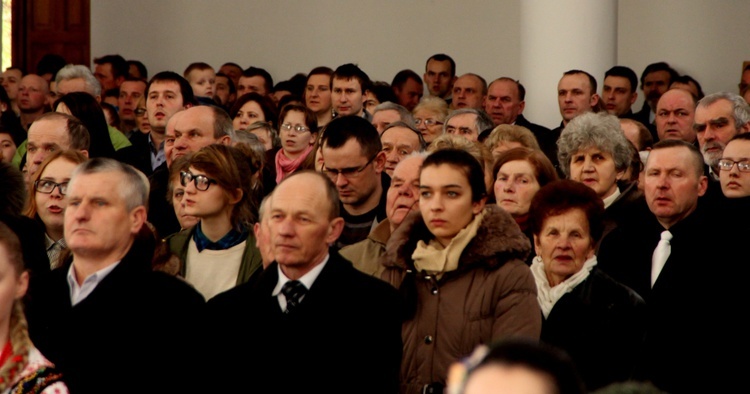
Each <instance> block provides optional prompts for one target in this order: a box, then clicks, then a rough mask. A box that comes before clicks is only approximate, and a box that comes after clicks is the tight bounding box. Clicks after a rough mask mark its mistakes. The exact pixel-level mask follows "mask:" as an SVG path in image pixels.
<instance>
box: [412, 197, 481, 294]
mask: <svg viewBox="0 0 750 394" xmlns="http://www.w3.org/2000/svg"><path fill="white" fill-rule="evenodd" d="M484 213H485V211H484V210H482V212H479V214H477V215H475V216H474V219H473V220H472V221H471V223H469V224H468V225H467V226H466V227H464V228H463V229H461V231H459V232H458V234H456V236H454V237H453V239H452V240H451V242H450V243H449V244H448V245H447V246H445V247H443V245H441V244H440V242H438V241H437V240H435V238H433V239H431V240H430V242H429V243H427V244H425V243H424V241H422V240H420V241H419V242H417V247H416V249H414V253H412V255H411V258H412V260H414V268H416V269H417V271H427V272H429V273H431V274H434V275H435V276H436V277H437V278H438V279H440V277H442V276H443V274H444V273H446V272H450V271H454V270H456V268H458V259H459V257H461V253H463V251H464V248H466V245H468V244H469V242H471V240H472V239H474V236H475V235H477V229H478V228H479V225H480V224H482V218H484Z"/></svg>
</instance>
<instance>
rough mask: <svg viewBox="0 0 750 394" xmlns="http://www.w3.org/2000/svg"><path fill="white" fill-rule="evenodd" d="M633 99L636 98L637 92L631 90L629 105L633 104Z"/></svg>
mask: <svg viewBox="0 0 750 394" xmlns="http://www.w3.org/2000/svg"><path fill="white" fill-rule="evenodd" d="M635 100H638V93H636V92H633V94H632V95H631V97H630V105H633V104H635Z"/></svg>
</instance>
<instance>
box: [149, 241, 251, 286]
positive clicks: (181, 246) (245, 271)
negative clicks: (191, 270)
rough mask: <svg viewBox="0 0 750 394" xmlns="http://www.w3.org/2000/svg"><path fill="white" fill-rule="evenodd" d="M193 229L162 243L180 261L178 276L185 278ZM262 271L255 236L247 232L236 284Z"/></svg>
mask: <svg viewBox="0 0 750 394" xmlns="http://www.w3.org/2000/svg"><path fill="white" fill-rule="evenodd" d="M194 229H195V227H192V228H189V229H185V230H182V231H180V232H178V233H174V234H172V235H169V236H167V237H166V238H165V239H164V242H166V243H167V245H168V246H169V251H170V252H172V253H173V254H174V255H176V256H177V257H179V259H180V268H179V276H181V277H183V278H184V277H185V272H186V269H187V268H186V264H185V263H186V262H185V259H186V258H187V252H188V246H189V244H190V239H191V238H192V237H193V231H194ZM262 269H263V262H262V260H261V257H260V251H259V250H258V247H256V246H255V235H253V232H252V231H249V234H248V236H247V242H246V243H245V251H244V252H243V253H242V262H241V263H240V272H239V274H238V275H237V284H238V285H240V284H243V283H245V282H247V281H248V280H249V279H250V277H251V276H253V274H254V273H256V272H257V271H258V270H262Z"/></svg>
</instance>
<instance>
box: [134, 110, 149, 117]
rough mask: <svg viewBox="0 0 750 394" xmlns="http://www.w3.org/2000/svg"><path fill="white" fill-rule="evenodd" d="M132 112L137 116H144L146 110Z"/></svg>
mask: <svg viewBox="0 0 750 394" xmlns="http://www.w3.org/2000/svg"><path fill="white" fill-rule="evenodd" d="M133 112H135V114H136V115H138V116H140V115H144V114H145V113H146V108H136V109H135V111H133Z"/></svg>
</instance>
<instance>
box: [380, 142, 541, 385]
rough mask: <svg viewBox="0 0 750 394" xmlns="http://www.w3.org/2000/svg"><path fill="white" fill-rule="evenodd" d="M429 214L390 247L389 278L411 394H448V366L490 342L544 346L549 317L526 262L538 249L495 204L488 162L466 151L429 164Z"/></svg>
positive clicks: (447, 152)
mask: <svg viewBox="0 0 750 394" xmlns="http://www.w3.org/2000/svg"><path fill="white" fill-rule="evenodd" d="M419 190H420V197H419V210H418V211H415V212H412V213H410V214H409V215H408V216H407V217H406V218H405V219H404V220H403V221H402V222H401V225H400V226H399V227H398V228H397V229H396V230H395V231H394V233H393V234H392V235H391V238H390V239H389V240H388V243H387V244H386V252H385V256H384V258H383V260H382V262H383V264H384V266H385V271H384V272H383V274H382V275H381V278H382V279H384V280H386V281H387V282H389V283H391V284H392V285H394V286H395V287H396V288H398V289H399V291H400V292H401V294H402V295H403V297H404V301H405V305H406V310H405V320H404V323H403V326H402V333H401V335H402V339H403V363H402V365H401V393H415V394H416V393H425V392H443V390H444V388H445V383H446V378H447V373H448V367H449V366H450V364H451V363H452V362H454V361H455V360H458V359H461V358H463V357H465V356H468V355H469V354H470V353H471V352H472V351H473V350H474V348H475V347H476V346H477V345H479V344H482V343H490V342H491V341H494V340H498V339H500V338H504V337H515V336H520V337H527V338H531V339H534V340H536V339H538V338H539V335H540V332H541V328H542V321H541V312H540V309H539V304H538V303H537V301H536V286H535V284H534V277H533V276H532V275H531V271H530V270H529V267H528V266H527V265H526V263H525V262H524V260H525V258H526V256H527V255H528V253H529V249H530V247H531V246H530V244H529V240H528V239H527V238H526V236H525V235H524V234H523V233H522V232H521V230H520V229H519V228H518V225H516V223H515V221H513V218H512V217H511V216H510V214H508V213H507V212H505V211H503V210H501V209H500V208H499V207H497V206H496V205H494V204H485V203H486V199H487V192H486V190H487V189H486V186H485V182H484V171H483V170H482V166H481V165H480V163H479V161H478V160H477V159H476V158H474V156H472V155H471V154H469V153H467V152H465V151H463V150H460V149H441V150H437V151H435V152H433V153H431V154H430V155H429V156H427V158H426V159H425V160H424V163H423V164H422V168H421V172H420V176H419Z"/></svg>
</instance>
